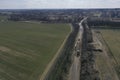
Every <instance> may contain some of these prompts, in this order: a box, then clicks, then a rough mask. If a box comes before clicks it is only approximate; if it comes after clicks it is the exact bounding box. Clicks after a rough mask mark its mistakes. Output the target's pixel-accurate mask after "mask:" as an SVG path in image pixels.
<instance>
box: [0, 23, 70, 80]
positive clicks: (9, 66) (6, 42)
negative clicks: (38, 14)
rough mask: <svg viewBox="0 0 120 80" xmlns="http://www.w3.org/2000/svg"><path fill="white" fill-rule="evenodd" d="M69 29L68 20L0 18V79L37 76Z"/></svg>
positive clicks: (29, 79) (23, 79)
mask: <svg viewBox="0 0 120 80" xmlns="http://www.w3.org/2000/svg"><path fill="white" fill-rule="evenodd" d="M69 33H70V26H69V25H68V24H42V23H40V24H37V23H25V22H8V21H6V22H0V80H39V78H40V76H41V74H42V73H43V71H44V70H45V68H46V67H47V64H48V63H49V62H50V61H51V60H52V58H53V56H54V55H55V53H56V52H57V51H58V49H59V48H60V46H61V44H62V43H63V41H64V39H65V38H66V36H67V35H68V34H69Z"/></svg>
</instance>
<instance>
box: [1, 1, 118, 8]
mask: <svg viewBox="0 0 120 80" xmlns="http://www.w3.org/2000/svg"><path fill="white" fill-rule="evenodd" d="M46 8H47V9H48V8H49V9H51V8H62V9H63V8H120V0H0V9H46Z"/></svg>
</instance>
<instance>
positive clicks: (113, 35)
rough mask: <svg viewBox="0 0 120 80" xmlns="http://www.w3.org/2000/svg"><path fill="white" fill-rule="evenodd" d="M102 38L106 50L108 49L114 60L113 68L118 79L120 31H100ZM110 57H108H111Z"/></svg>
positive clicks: (119, 69)
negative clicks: (105, 44)
mask: <svg viewBox="0 0 120 80" xmlns="http://www.w3.org/2000/svg"><path fill="white" fill-rule="evenodd" d="M101 33H102V35H103V38H104V39H105V41H106V43H107V45H108V48H109V49H110V52H111V53H110V54H111V56H112V58H113V59H114V60H112V62H113V63H114V64H113V65H114V67H115V68H116V71H117V73H118V75H119V77H120V72H119V71H120V30H119V29H109V30H101ZM111 56H110V57H111Z"/></svg>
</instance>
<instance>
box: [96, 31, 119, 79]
mask: <svg viewBox="0 0 120 80" xmlns="http://www.w3.org/2000/svg"><path fill="white" fill-rule="evenodd" d="M99 31H100V33H101V34H99V33H96V36H97V38H98V39H99V40H100V42H101V43H102V48H103V52H100V53H98V54H97V57H96V64H97V67H98V69H99V71H100V77H101V79H102V80H119V78H118V77H120V73H119V71H120V59H119V57H120V49H119V48H120V37H119V36H120V30H117V29H100V30H99Z"/></svg>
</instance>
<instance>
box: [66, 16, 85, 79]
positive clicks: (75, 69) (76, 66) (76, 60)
mask: <svg viewBox="0 0 120 80" xmlns="http://www.w3.org/2000/svg"><path fill="white" fill-rule="evenodd" d="M84 20H86V18H84V19H83V20H81V22H80V23H79V26H80V28H79V32H78V35H77V38H76V42H75V47H74V51H73V55H72V60H73V63H72V66H71V68H70V73H69V79H68V80H79V79H80V55H81V46H82V34H83V26H82V22H83V21H84Z"/></svg>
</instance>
